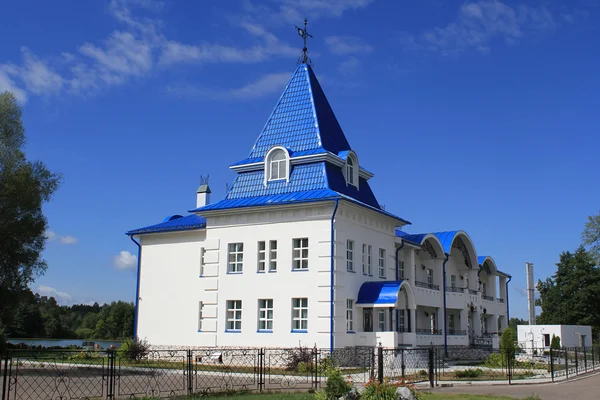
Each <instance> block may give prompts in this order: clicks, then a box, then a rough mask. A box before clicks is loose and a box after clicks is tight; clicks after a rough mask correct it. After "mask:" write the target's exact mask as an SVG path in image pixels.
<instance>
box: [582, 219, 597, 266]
mask: <svg viewBox="0 0 600 400" xmlns="http://www.w3.org/2000/svg"><path fill="white" fill-rule="evenodd" d="M581 239H582V241H583V245H584V246H587V247H588V251H589V252H590V253H591V254H592V256H593V257H594V258H595V259H596V264H600V213H598V215H590V216H589V217H588V221H587V222H586V224H585V229H584V230H583V233H582V234H581Z"/></svg>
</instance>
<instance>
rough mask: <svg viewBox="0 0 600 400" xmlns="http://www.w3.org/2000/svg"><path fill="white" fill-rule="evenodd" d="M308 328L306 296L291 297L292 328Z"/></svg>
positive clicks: (298, 329) (300, 329) (303, 329)
mask: <svg viewBox="0 0 600 400" xmlns="http://www.w3.org/2000/svg"><path fill="white" fill-rule="evenodd" d="M307 329H308V299H307V298H306V297H302V298H297V299H292V330H294V331H305V330H307Z"/></svg>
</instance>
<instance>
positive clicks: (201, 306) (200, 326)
mask: <svg viewBox="0 0 600 400" xmlns="http://www.w3.org/2000/svg"><path fill="white" fill-rule="evenodd" d="M203 308H204V304H202V302H201V301H199V302H198V332H200V331H201V330H202V309H203Z"/></svg>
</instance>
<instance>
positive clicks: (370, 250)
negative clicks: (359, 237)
mask: <svg viewBox="0 0 600 400" xmlns="http://www.w3.org/2000/svg"><path fill="white" fill-rule="evenodd" d="M372 261H373V246H371V245H368V246H367V272H368V275H369V276H373V264H372Z"/></svg>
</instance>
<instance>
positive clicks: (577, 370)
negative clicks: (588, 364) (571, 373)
mask: <svg viewBox="0 0 600 400" xmlns="http://www.w3.org/2000/svg"><path fill="white" fill-rule="evenodd" d="M575 375H579V356H578V355H577V347H575Z"/></svg>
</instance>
